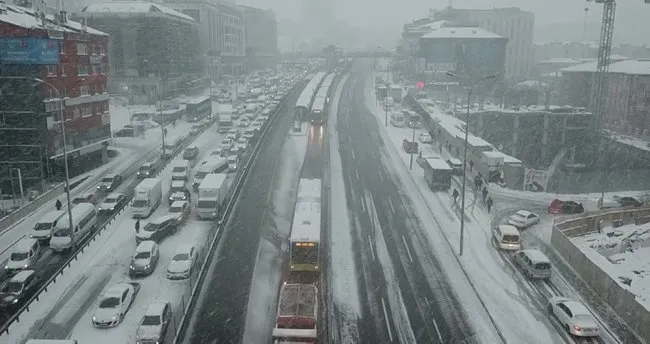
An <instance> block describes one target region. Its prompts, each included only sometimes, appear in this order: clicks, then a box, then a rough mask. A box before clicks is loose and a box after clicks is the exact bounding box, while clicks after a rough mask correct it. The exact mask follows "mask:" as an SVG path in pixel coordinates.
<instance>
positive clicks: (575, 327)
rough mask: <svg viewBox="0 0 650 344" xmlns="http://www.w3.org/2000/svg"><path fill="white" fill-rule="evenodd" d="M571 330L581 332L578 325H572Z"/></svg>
mask: <svg viewBox="0 0 650 344" xmlns="http://www.w3.org/2000/svg"><path fill="white" fill-rule="evenodd" d="M573 328H574V329H575V330H576V331H580V330H581V329H580V326H578V325H573Z"/></svg>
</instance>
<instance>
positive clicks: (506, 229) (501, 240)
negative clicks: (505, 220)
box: [492, 225, 521, 251]
mask: <svg viewBox="0 0 650 344" xmlns="http://www.w3.org/2000/svg"><path fill="white" fill-rule="evenodd" d="M492 240H494V243H495V244H497V247H498V248H500V249H502V250H515V251H516V250H521V238H520V237H519V231H518V230H517V228H516V227H515V226H511V225H498V226H495V227H494V228H493V229H492Z"/></svg>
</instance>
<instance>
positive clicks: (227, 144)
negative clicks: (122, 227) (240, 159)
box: [221, 138, 234, 151]
mask: <svg viewBox="0 0 650 344" xmlns="http://www.w3.org/2000/svg"><path fill="white" fill-rule="evenodd" d="M233 142H234V141H233V139H231V138H225V139H222V140H221V149H223V150H226V151H228V150H230V148H232V145H233Z"/></svg>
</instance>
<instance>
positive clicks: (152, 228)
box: [144, 223, 160, 232]
mask: <svg viewBox="0 0 650 344" xmlns="http://www.w3.org/2000/svg"><path fill="white" fill-rule="evenodd" d="M158 228H160V225H159V224H157V223H147V225H146V226H144V230H145V231H147V232H155V231H157V230H158Z"/></svg>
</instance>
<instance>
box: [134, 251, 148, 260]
mask: <svg viewBox="0 0 650 344" xmlns="http://www.w3.org/2000/svg"><path fill="white" fill-rule="evenodd" d="M149 257H151V253H149V252H138V253H136V254H135V257H133V258H134V259H149Z"/></svg>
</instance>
